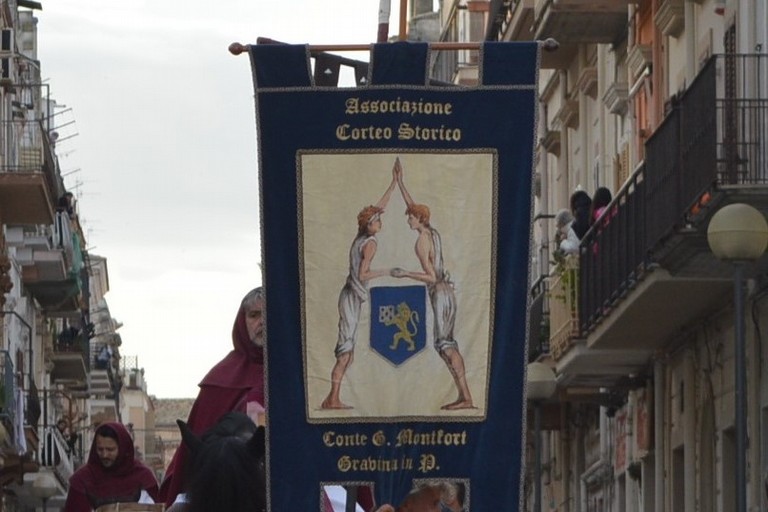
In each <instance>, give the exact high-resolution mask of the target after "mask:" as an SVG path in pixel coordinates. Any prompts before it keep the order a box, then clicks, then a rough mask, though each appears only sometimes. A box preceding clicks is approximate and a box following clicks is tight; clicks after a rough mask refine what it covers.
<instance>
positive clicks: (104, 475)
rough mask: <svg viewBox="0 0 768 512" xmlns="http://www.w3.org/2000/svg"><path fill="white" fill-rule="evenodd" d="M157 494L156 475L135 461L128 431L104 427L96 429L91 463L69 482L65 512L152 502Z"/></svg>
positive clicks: (115, 424) (76, 473)
mask: <svg viewBox="0 0 768 512" xmlns="http://www.w3.org/2000/svg"><path fill="white" fill-rule="evenodd" d="M157 493H158V488H157V480H156V479H155V475H154V473H152V470H151V469H149V468H148V467H147V466H145V465H144V464H142V463H141V462H139V461H138V460H136V458H135V457H134V449H133V439H131V436H130V434H129V433H128V430H126V428H125V427H124V426H123V425H122V424H121V423H104V424H102V425H101V426H99V428H97V429H96V435H95V436H94V437H93V444H92V445H91V451H90V454H89V455H88V462H87V463H86V464H85V465H83V466H82V467H81V468H80V469H78V470H77V471H76V472H75V474H74V475H72V476H71V477H70V479H69V492H68V493H67V501H66V503H65V504H64V512H91V510H95V509H97V508H99V507H100V506H102V505H106V504H109V503H127V502H131V503H138V502H139V501H141V502H142V503H146V502H148V501H149V502H153V501H156V500H157ZM150 500H152V501H150Z"/></svg>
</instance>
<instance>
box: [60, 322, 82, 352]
mask: <svg viewBox="0 0 768 512" xmlns="http://www.w3.org/2000/svg"><path fill="white" fill-rule="evenodd" d="M78 334H80V329H78V328H77V327H75V326H73V325H70V326H67V327H65V328H64V329H62V330H61V332H60V333H59V336H58V337H57V338H56V343H57V344H58V346H59V350H60V351H62V352H70V351H71V350H72V349H73V348H74V346H75V340H77V335H78Z"/></svg>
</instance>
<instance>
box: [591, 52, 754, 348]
mask: <svg viewBox="0 0 768 512" xmlns="http://www.w3.org/2000/svg"><path fill="white" fill-rule="evenodd" d="M767 68H768V55H717V56H714V57H712V58H711V59H710V60H709V61H708V62H707V63H706V64H705V66H704V67H703V68H702V70H701V72H700V73H699V75H698V76H697V77H696V79H695V80H694V81H693V83H692V84H691V86H690V87H689V88H688V89H687V90H686V91H685V92H684V93H683V94H682V95H681V96H680V98H678V99H674V100H673V101H672V107H671V110H670V112H669V114H668V115H667V117H666V118H665V119H664V121H663V122H662V123H661V125H660V126H659V127H658V129H657V130H656V131H655V132H654V133H653V135H652V136H651V138H650V139H649V140H648V142H647V143H646V146H645V154H646V157H645V162H644V163H643V165H642V166H641V167H639V168H638V169H637V170H636V171H635V173H634V174H633V175H632V177H631V178H630V179H629V180H628V181H627V183H625V185H624V186H623V187H622V189H621V190H620V191H619V192H618V193H617V195H616V197H615V198H614V200H613V202H612V203H611V205H610V206H609V207H608V208H607V212H608V213H607V214H606V217H604V221H603V222H600V223H598V224H597V225H596V226H595V227H593V228H592V229H591V230H590V231H589V232H588V233H587V234H586V235H585V236H584V238H583V239H582V243H581V248H580V265H579V266H580V274H581V277H580V280H579V283H580V284H579V302H580V304H579V327H580V330H581V333H582V335H583V334H585V333H587V332H589V330H590V329H591V328H592V327H593V326H594V325H595V322H597V321H599V320H600V319H601V318H602V317H603V316H605V315H606V314H607V313H608V312H609V311H610V310H611V308H612V307H614V306H615V304H616V302H617V300H618V299H620V298H621V297H623V296H624V295H625V294H626V293H627V292H628V290H630V289H631V288H632V287H633V286H634V285H635V283H636V282H637V281H638V280H639V279H641V278H642V277H643V275H644V273H645V271H646V270H647V269H648V267H649V265H651V264H652V263H653V261H652V256H653V253H654V250H655V249H656V248H657V247H658V246H659V244H661V243H663V241H664V240H665V239H666V238H667V237H669V236H670V235H672V234H673V233H674V232H675V231H676V230H677V229H679V228H680V227H682V226H683V225H684V224H685V223H686V222H687V220H688V217H687V214H688V212H689V211H690V209H691V207H692V206H693V205H695V204H696V203H697V202H698V201H699V199H700V198H701V197H702V195H703V194H705V193H706V192H707V191H709V190H711V189H712V188H713V187H722V186H726V185H755V184H768V79H766V76H768V75H767V72H766V69H767Z"/></svg>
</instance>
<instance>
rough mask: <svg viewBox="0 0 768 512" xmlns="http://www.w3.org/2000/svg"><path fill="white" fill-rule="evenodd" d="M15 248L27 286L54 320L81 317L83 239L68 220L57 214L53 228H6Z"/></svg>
mask: <svg viewBox="0 0 768 512" xmlns="http://www.w3.org/2000/svg"><path fill="white" fill-rule="evenodd" d="M6 241H7V243H8V245H10V246H13V247H15V248H16V261H17V262H18V263H19V264H20V265H21V267H22V279H23V281H24V285H25V286H26V288H27V289H28V290H29V291H30V293H31V294H32V296H33V297H34V298H35V299H37V301H38V302H39V303H40V305H41V306H42V307H43V308H45V309H46V312H47V313H48V314H49V315H51V316H74V317H76V316H78V315H79V313H80V307H79V304H80V302H79V298H80V292H81V289H82V286H81V279H80V274H81V270H82V268H83V256H82V250H81V248H80V237H79V234H78V232H77V231H75V230H73V228H72V223H71V222H70V219H69V217H68V216H67V214H66V213H64V212H57V213H56V214H55V216H54V223H53V225H51V226H47V225H42V226H23V227H22V226H11V227H7V228H6Z"/></svg>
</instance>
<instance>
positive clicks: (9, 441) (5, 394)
mask: <svg viewBox="0 0 768 512" xmlns="http://www.w3.org/2000/svg"><path fill="white" fill-rule="evenodd" d="M19 394H20V393H19V389H18V386H17V384H16V378H15V375H14V369H13V359H12V356H11V354H10V353H9V352H8V351H7V350H2V351H0V485H3V486H4V485H6V484H7V483H9V482H12V481H15V480H17V479H19V478H21V477H22V475H23V474H24V473H25V472H28V471H34V470H35V469H36V467H37V465H36V464H34V463H32V462H31V461H29V460H27V454H28V452H29V451H30V450H31V451H33V452H34V451H35V450H36V447H37V442H36V437H37V436H36V435H34V434H32V433H31V432H30V431H28V430H27V429H25V430H24V431H23V432H20V431H19V430H18V425H19V424H20V423H23V422H24V408H23V403H22V401H19V400H18V395H19ZM20 420H21V421H20ZM25 445H26V446H25Z"/></svg>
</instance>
